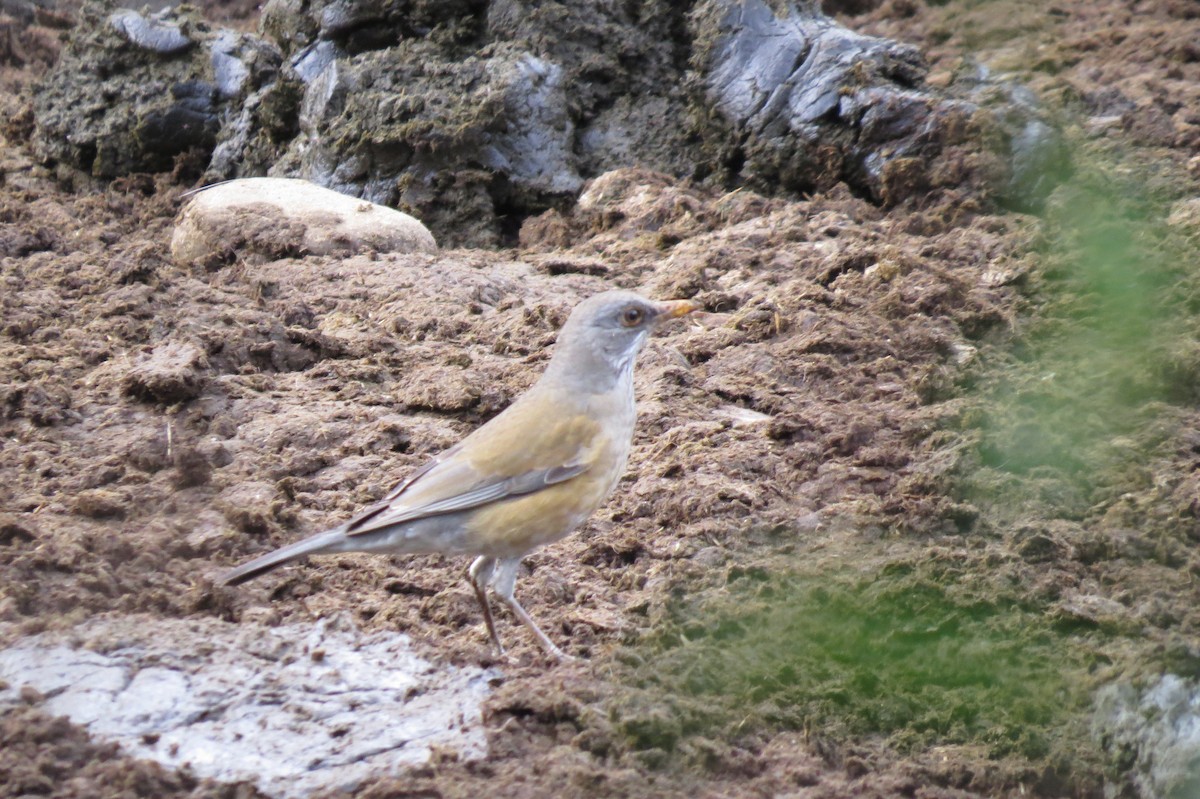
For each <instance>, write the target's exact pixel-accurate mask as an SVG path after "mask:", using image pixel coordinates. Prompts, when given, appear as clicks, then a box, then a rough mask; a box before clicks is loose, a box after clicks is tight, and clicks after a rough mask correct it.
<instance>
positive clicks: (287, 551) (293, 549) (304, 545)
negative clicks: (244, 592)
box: [217, 527, 346, 585]
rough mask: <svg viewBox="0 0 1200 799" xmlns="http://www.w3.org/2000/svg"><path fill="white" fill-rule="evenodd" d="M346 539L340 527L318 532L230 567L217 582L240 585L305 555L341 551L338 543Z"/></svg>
mask: <svg viewBox="0 0 1200 799" xmlns="http://www.w3.org/2000/svg"><path fill="white" fill-rule="evenodd" d="M345 540H346V532H345V530H344V529H342V528H340V527H338V528H334V529H333V530H327V531H325V532H323V533H317V534H316V535H314V536H310V537H308V538H305V539H304V540H303V541H297V542H296V543H294V544H289V545H288V546H286V547H280V548H279V549H277V550H275V551H274V552H268V553H267V554H265V555H260V556H259V557H257V558H255V559H254V560H252V561H249V562H247V563H243V564H242V565H241V566H238V567H236V568H233V569H230V570H229V571H227V572H225V573H224V574H221V575H220V576H219V577H217V582H219V583H223V584H224V585H240V584H241V583H244V582H246V581H247V580H253V579H254V578H255V577H258V576H259V575H260V574H266V573H267V572H269V571H271V570H272V569H274V568H275V567H277V566H282V565H283V564H285V563H289V562H291V561H293V560H297V559H299V558H302V557H304V556H305V555H320V554H323V553H328V552H340V551H341V547H340V546H338V545H339V544H342V543H344V542H345Z"/></svg>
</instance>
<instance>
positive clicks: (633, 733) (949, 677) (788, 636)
mask: <svg viewBox="0 0 1200 799" xmlns="http://www.w3.org/2000/svg"><path fill="white" fill-rule="evenodd" d="M641 652H642V657H643V658H644V659H643V660H641V661H640V662H639V663H638V664H637V665H636V666H635V668H634V670H635V673H636V675H637V679H638V682H639V683H640V686H641V687H642V688H644V689H649V691H650V693H651V694H652V695H656V696H660V697H671V698H678V697H686V698H688V699H690V700H693V701H691V702H690V703H683V702H678V701H674V702H673V703H674V704H676V705H677V706H678V708H685V707H686V708H687V709H686V710H684V711H683V712H685V713H687V714H688V718H687V719H686V720H685V721H684V722H683V726H684V729H685V731H686V730H687V729H689V728H691V729H697V730H706V731H707V732H708V733H709V734H724V733H727V732H730V731H733V730H735V729H736V730H738V731H741V732H746V731H749V730H752V729H754V728H756V727H758V728H768V729H791V730H805V731H808V732H809V733H812V734H816V735H820V736H822V737H827V738H829V739H833V740H844V739H848V738H863V737H867V736H878V735H882V736H885V737H887V738H888V740H889V743H890V744H891V745H893V746H895V747H897V748H899V749H901V750H916V749H921V748H926V747H929V746H932V745H944V744H979V745H984V746H986V747H987V748H988V751H989V752H991V753H992V754H993V755H994V756H997V757H999V756H1005V755H1008V754H1019V755H1021V756H1023V757H1027V758H1040V757H1044V756H1046V755H1047V754H1048V753H1049V751H1050V748H1051V744H1050V743H1049V742H1050V741H1052V740H1062V741H1070V740H1074V738H1072V737H1071V735H1066V737H1065V738H1064V737H1063V736H1064V735H1065V733H1066V731H1067V730H1068V729H1069V728H1072V727H1073V726H1078V721H1079V718H1080V714H1081V712H1082V709H1083V706H1084V702H1085V699H1086V696H1085V694H1084V682H1085V681H1084V680H1083V679H1081V677H1082V676H1083V675H1086V673H1087V661H1088V658H1087V655H1086V653H1085V651H1084V650H1083V648H1082V647H1081V646H1080V645H1079V642H1078V641H1076V640H1075V639H1072V638H1071V637H1069V636H1064V635H1063V634H1060V633H1059V632H1057V631H1056V630H1055V629H1053V627H1052V626H1051V625H1050V623H1049V622H1048V621H1047V620H1046V619H1045V617H1044V616H1043V614H1042V613H1040V612H1039V611H1038V609H1036V608H1029V607H1024V606H1023V605H1022V604H1021V603H1020V602H1018V601H1017V600H1016V599H1015V598H1013V597H1007V598H997V596H996V591H995V587H994V586H988V585H982V584H979V585H972V584H970V583H969V582H967V581H966V578H962V577H960V576H959V575H957V574H956V573H955V572H954V570H952V569H944V568H941V567H939V568H932V567H930V566H922V567H908V566H904V567H897V568H893V569H890V570H886V571H885V572H883V573H880V574H877V575H875V576H874V577H871V578H866V579H864V578H861V577H841V578H835V579H831V578H829V577H828V576H820V577H818V576H803V575H793V576H787V577H770V578H766V579H765V580H758V581H753V580H745V579H744V580H739V581H738V582H736V583H734V584H733V585H731V586H730V593H729V594H727V595H726V596H725V598H723V599H722V600H720V602H719V605H717V606H712V605H711V604H710V606H708V607H696V608H689V607H685V606H682V605H681V606H680V607H679V608H677V609H676V618H675V619H674V621H673V622H672V623H671V624H669V625H668V626H667V627H666V628H665V630H664V631H663V632H662V634H660V635H659V636H658V637H657V638H656V639H655V640H654V641H652V642H648V643H647V645H646V646H645V647H644V648H643V649H642V650H641ZM678 708H677V709H678ZM645 717H646V714H645V712H642V713H640V714H637V719H644V718H645ZM644 726H645V725H644V724H641V725H639V724H634V725H633V727H632V728H630V729H629V730H628V732H629V739H630V743H631V745H632V746H634V747H635V748H636V747H637V746H639V745H641V744H642V743H643V742H644V741H645V740H646V736H645V735H644V734H640V733H641V732H642V728H643V727H644ZM655 743H656V745H657V746H661V740H659V739H658V738H656V739H655Z"/></svg>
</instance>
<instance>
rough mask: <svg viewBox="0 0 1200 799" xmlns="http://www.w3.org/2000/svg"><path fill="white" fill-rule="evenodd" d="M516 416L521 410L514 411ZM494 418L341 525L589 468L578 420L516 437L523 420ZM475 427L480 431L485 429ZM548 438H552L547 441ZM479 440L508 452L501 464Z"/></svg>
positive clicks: (365, 524) (363, 529) (351, 531)
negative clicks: (484, 434) (490, 425)
mask: <svg viewBox="0 0 1200 799" xmlns="http://www.w3.org/2000/svg"><path fill="white" fill-rule="evenodd" d="M516 415H517V416H521V415H525V414H523V413H521V411H520V410H518V412H517V414H516ZM495 422H499V423H500V424H499V425H496V426H495V427H493V428H492V429H491V430H490V431H488V432H489V433H491V435H489V436H487V437H486V438H482V439H481V437H476V436H471V437H469V438H468V439H466V440H464V441H463V442H462V443H461V444H459V445H458V446H455V447H452V448H451V449H448V450H446V451H445V452H442V453H441V454H440V455H438V456H437V457H436V458H434V459H433V460H431V461H429V462H428V463H426V464H425V465H424V466H422V467H421V468H420V469H418V470H417V471H416V472H414V473H413V474H412V475H410V476H409V477H408V478H407V479H406V480H405V481H404V482H402V483H401V484H400V485H398V486H396V488H395V489H393V490H392V492H391V493H390V494H388V496H387V497H385V498H384V499H383V500H381V501H380V502H379V503H377V504H376V505H374V506H372V507H370V508H368V509H366V510H365V511H364V512H363V513H361V514H359V515H358V516H357V517H355V518H354V519H352V520H351V521H350V522H349V523H348V524H347V526H346V528H345V530H346V535H349V536H354V535H362V534H365V533H369V532H373V531H375V530H378V529H380V528H383V527H388V526H391V525H394V524H401V523H403V522H406V521H412V520H413V519H420V518H424V517H426V516H435V515H438V514H443V513H453V512H455V511H462V510H468V509H470V508H476V507H479V506H480V505H484V504H486V503H488V502H494V501H496V500H500V499H504V498H506V497H515V496H521V495H523V494H531V493H533V492H535V491H539V490H541V489H543V488H546V487H548V486H552V485H555V484H556V483H561V482H564V481H566V480H570V479H571V478H573V477H576V476H578V475H580V474H583V473H584V472H585V471H587V469H588V466H589V464H590V461H591V459H592V456H593V452H594V444H595V440H594V438H593V435H594V431H593V430H591V429H588V430H584V429H581V428H580V425H579V424H572V425H555V424H549V425H543V426H542V427H541V428H540V429H539V430H537V432H535V433H533V434H529V433H526V434H525V436H524V440H520V439H518V438H517V437H516V432H517V431H518V430H519V429H520V428H521V427H524V425H522V424H520V420H519V419H515V418H512V417H511V416H510V417H509V418H506V419H504V420H501V419H500V418H499V417H497V418H496V419H494V420H493V423H495ZM509 422H516V424H509ZM583 427H586V428H591V427H592V425H590V424H589V425H584V426H583ZM506 428H512V430H511V431H510V430H508V429H506ZM476 432H477V433H480V432H483V428H481V429H480V430H479V431H476ZM533 439H543V441H541V442H539V441H538V440H533ZM547 439H548V440H549V441H552V442H553V443H552V444H551V445H549V446H546V440H547ZM481 440H489V441H491V442H492V445H493V447H494V448H495V449H500V450H502V451H507V452H509V453H510V454H511V457H508V458H505V459H504V463H502V464H499V463H494V462H493V461H492V459H491V458H489V457H487V456H486V455H483V454H480V447H479V443H480V441H481ZM535 453H536V454H535Z"/></svg>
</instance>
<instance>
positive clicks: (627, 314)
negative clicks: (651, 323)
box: [621, 306, 646, 327]
mask: <svg viewBox="0 0 1200 799" xmlns="http://www.w3.org/2000/svg"><path fill="white" fill-rule="evenodd" d="M645 316H646V313H645V311H643V310H642V309H641V308H635V307H633V306H630V307H628V308H626V309H625V310H624V311H621V324H623V325H624V326H625V327H634V326H636V325H637V324H638V323H639V322H641V321H642V319H644V318H645Z"/></svg>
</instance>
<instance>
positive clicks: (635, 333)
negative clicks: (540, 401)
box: [546, 291, 700, 392]
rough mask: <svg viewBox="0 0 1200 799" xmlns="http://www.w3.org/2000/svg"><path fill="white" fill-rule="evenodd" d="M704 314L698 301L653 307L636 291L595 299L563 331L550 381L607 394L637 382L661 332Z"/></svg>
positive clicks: (581, 306)
mask: <svg viewBox="0 0 1200 799" xmlns="http://www.w3.org/2000/svg"><path fill="white" fill-rule="evenodd" d="M699 308H700V304H699V303H696V302H693V301H692V300H669V301H666V302H653V301H651V300H648V299H646V298H645V297H642V296H640V295H638V294H634V293H633V292H631V291H606V292H604V293H603V294H597V295H595V296H593V297H589V298H588V299H586V300H584V301H583V302H581V303H579V305H577V306H575V310H573V311H572V312H571V316H570V318H569V319H567V323H566V324H565V325H563V329H562V331H561V332H560V333H559V335H558V344H557V346H556V348H555V351H554V358H553V359H552V360H551V361H550V366H549V367H548V368H547V370H546V375H547V376H551V375H554V376H555V377H557V378H558V379H565V380H568V381H570V382H571V383H572V384H574V385H575V386H577V387H578V388H580V389H583V390H587V391H591V392H602V391H607V390H609V389H611V388H612V386H613V385H614V384H616V383H618V382H621V381H628V380H629V379H630V378H631V377H632V374H633V364H634V360H635V359H636V358H637V354H638V352H639V351H640V350H641V349H642V346H643V345H644V344H645V343H646V339H647V338H648V337H649V336H650V334H651V333H652V332H653V331H654V329H655V328H656V327H658V326H659V325H660V324H662V323H663V322H665V321H667V320H668V319H677V318H679V317H681V316H684V315H686V314H689V313H691V312H692V311H695V310H698V309H699Z"/></svg>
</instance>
